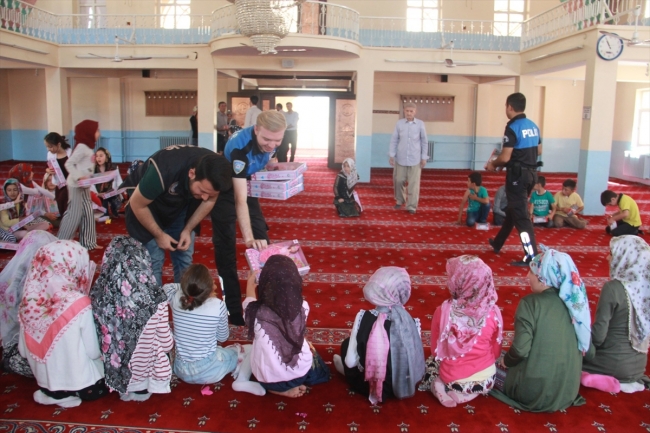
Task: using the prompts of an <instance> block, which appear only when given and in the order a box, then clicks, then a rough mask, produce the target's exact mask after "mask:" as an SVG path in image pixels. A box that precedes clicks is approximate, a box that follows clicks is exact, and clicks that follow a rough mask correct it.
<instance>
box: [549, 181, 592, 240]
mask: <svg viewBox="0 0 650 433" xmlns="http://www.w3.org/2000/svg"><path fill="white" fill-rule="evenodd" d="M575 189H576V181H575V180H573V179H567V180H565V181H564V182H562V191H558V192H556V193H555V197H554V199H555V204H556V205H557V211H556V212H555V216H554V217H553V225H554V226H555V227H564V226H565V225H568V226H569V227H573V228H576V229H584V228H585V227H587V221H586V220H583V219H581V218H578V214H579V213H581V212H582V210H583V209H584V208H585V204H584V203H583V202H582V199H581V198H580V196H579V195H578V193H577V192H575Z"/></svg>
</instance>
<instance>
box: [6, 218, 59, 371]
mask: <svg viewBox="0 0 650 433" xmlns="http://www.w3.org/2000/svg"><path fill="white" fill-rule="evenodd" d="M54 241H56V237H55V236H54V235H51V234H49V233H48V232H45V231H42V230H34V231H33V232H30V233H28V234H27V236H25V237H24V238H23V240H22V241H20V245H18V250H17V251H16V255H15V256H14V257H13V258H12V259H11V261H10V262H9V263H7V266H5V268H4V269H3V270H2V273H0V339H1V340H2V363H3V366H4V369H5V371H10V372H12V373H16V374H22V375H23V376H28V377H32V376H33V374H32V370H31V368H29V364H28V363H27V360H26V359H25V358H23V357H22V356H20V354H19V353H18V334H19V333H20V324H19V322H18V305H19V304H20V301H21V300H22V299H23V287H24V286H25V280H26V279H27V271H28V270H29V267H30V265H31V263H32V259H33V258H34V255H35V254H36V251H37V250H38V249H39V248H40V247H42V246H43V245H46V244H49V243H50V242H54Z"/></svg>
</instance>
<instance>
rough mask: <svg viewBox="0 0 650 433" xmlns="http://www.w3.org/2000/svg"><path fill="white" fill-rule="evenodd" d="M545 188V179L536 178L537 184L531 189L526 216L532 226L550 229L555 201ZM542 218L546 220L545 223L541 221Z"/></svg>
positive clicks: (542, 177) (541, 177)
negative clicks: (528, 216) (538, 225)
mask: <svg viewBox="0 0 650 433" xmlns="http://www.w3.org/2000/svg"><path fill="white" fill-rule="evenodd" d="M545 187H546V178H545V177H544V176H537V183H536V184H535V186H534V187H533V193H532V194H531V195H530V200H529V201H528V202H529V203H530V207H529V210H528V214H529V215H530V219H531V220H532V221H533V224H545V225H546V227H548V228H552V227H553V217H554V216H555V199H554V198H553V194H551V193H550V192H549V191H547V190H546V189H545ZM542 218H546V221H541V219H542Z"/></svg>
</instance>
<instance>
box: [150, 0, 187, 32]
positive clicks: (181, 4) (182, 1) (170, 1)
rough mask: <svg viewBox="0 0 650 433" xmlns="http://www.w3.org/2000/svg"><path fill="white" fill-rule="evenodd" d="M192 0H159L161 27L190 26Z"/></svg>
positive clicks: (183, 27) (184, 27)
mask: <svg viewBox="0 0 650 433" xmlns="http://www.w3.org/2000/svg"><path fill="white" fill-rule="evenodd" d="M190 3H191V0H158V13H159V14H160V15H161V16H160V27H162V28H163V29H189V28H190Z"/></svg>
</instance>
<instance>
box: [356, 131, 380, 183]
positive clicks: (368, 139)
mask: <svg viewBox="0 0 650 433" xmlns="http://www.w3.org/2000/svg"><path fill="white" fill-rule="evenodd" d="M373 141H374V139H373V137H372V136H369V135H357V143H356V149H355V159H356V161H355V163H356V166H357V173H358V174H359V181H360V182H370V180H371V179H370V167H375V165H374V163H373V159H374V158H375V152H374V147H373Z"/></svg>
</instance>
